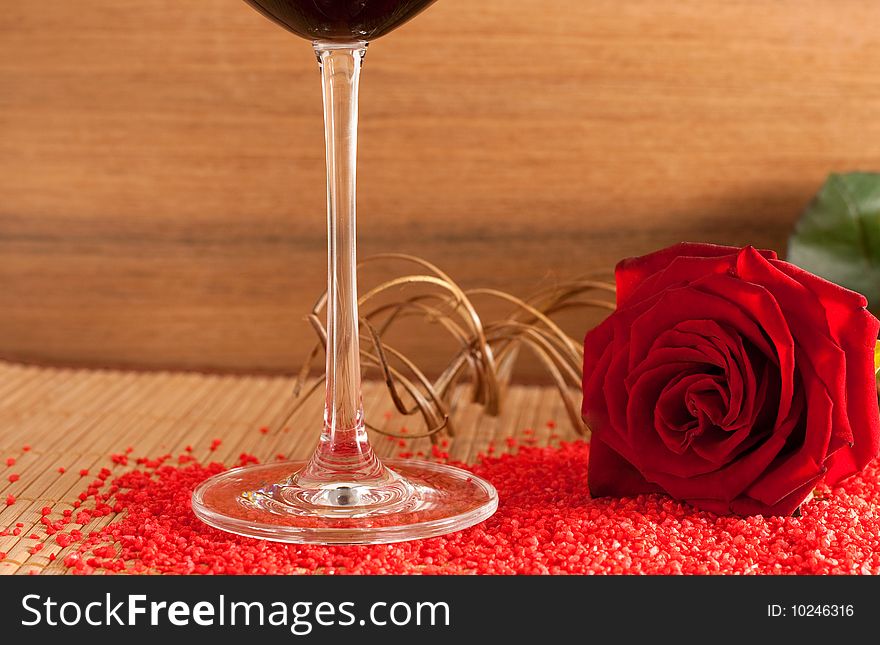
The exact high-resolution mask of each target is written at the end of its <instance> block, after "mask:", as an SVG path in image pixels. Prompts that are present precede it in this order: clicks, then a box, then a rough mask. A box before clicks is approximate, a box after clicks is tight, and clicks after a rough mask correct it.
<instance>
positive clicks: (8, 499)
mask: <svg viewBox="0 0 880 645" xmlns="http://www.w3.org/2000/svg"><path fill="white" fill-rule="evenodd" d="M13 504H15V495H12V494H11V493H10V494H9V495H7V496H6V505H7V506H12V505H13Z"/></svg>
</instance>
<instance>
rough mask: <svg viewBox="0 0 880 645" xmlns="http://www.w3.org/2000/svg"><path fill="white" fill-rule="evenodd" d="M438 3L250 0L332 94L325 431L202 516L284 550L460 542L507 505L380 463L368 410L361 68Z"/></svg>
mask: <svg viewBox="0 0 880 645" xmlns="http://www.w3.org/2000/svg"><path fill="white" fill-rule="evenodd" d="M433 1H434V0H246V2H247V3H248V4H250V5H251V6H252V7H254V8H255V9H257V10H258V11H260V13H262V14H263V15H265V16H267V17H269V18H270V19H272V20H273V21H274V22H276V23H278V24H280V25H281V26H283V27H284V28H286V29H287V30H289V31H291V32H293V33H294V34H296V35H298V36H302V37H303V38H307V39H309V40H311V41H312V45H313V47H314V50H315V53H316V54H317V58H318V64H319V65H320V68H321V82H322V88H323V96H324V140H325V143H326V158H327V232H328V256H329V262H328V266H329V276H328V278H329V279H328V286H327V297H326V300H325V304H326V309H327V330H326V332H327V333H326V347H327V352H326V353H327V368H326V373H325V374H326V394H325V399H324V424H323V428H322V429H321V432H320V438H319V439H318V442H317V446H316V447H315V451H314V453H313V454H312V457H311V459H309V460H308V461H302V462H282V463H277V462H275V463H269V464H263V465H256V466H245V467H243V468H234V469H232V470H229V471H226V472H224V473H221V474H219V475H216V476H214V477H211V478H210V479H208V480H206V481H205V482H203V483H202V484H201V485H200V486H199V487H198V488H197V489H196V490H195V491H194V492H193V497H192V508H193V511H194V512H195V514H196V515H197V516H198V517H199V518H200V519H202V520H203V521H204V522H206V523H207V524H210V525H211V526H214V527H216V528H219V529H222V530H224V531H230V532H233V533H238V534H240V535H246V536H250V537H256V538H263V539H268V540H276V541H280V542H294V543H312V544H377V543H382V542H398V541H402V540H414V539H418V538H426V537H432V536H436V535H442V534H444V533H451V532H452V531H458V530H460V529H463V528H466V527H468V526H472V525H474V524H476V523H478V522H481V521H483V520H485V519H486V518H487V517H489V516H490V515H492V513H494V512H495V509H496V508H497V506H498V494H497V492H496V491H495V488H494V487H493V486H492V485H491V484H490V483H488V482H486V481H483V480H482V479H480V478H479V477H476V476H475V475H473V474H471V473H468V472H467V471H464V470H461V469H459V468H455V467H453V466H448V465H446V464H440V463H432V462H426V461H414V460H398V459H393V460H386V461H383V460H380V459H379V458H378V457H377V456H376V454H375V452H373V449H372V447H371V446H370V441H369V438H368V436H367V431H366V427H365V423H364V408H363V403H362V402H361V372H360V349H359V342H360V339H359V335H358V334H359V332H358V301H357V272H356V269H355V267H356V266H357V263H356V254H355V230H356V216H355V210H356V209H355V168H356V160H357V115H358V110H357V99H358V84H359V80H360V71H361V62H362V60H363V57H364V54H365V53H366V50H367V44H368V42H369V41H370V40H372V39H374V38H378V37H380V36H382V35H384V34H386V33H388V32H389V31H391V30H392V29H394V28H395V27H397V26H398V25H400V24H402V23H404V22H406V21H407V20H409V19H410V18H412V17H413V16H414V15H415V14H417V13H418V12H419V11H421V10H422V9H424V8H426V7H427V6H428V5H430V4H432V2H433Z"/></svg>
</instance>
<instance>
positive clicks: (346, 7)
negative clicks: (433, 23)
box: [245, 0, 436, 43]
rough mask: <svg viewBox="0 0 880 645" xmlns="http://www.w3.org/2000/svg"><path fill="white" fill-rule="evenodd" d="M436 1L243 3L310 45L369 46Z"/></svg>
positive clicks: (280, 0) (249, 0)
mask: <svg viewBox="0 0 880 645" xmlns="http://www.w3.org/2000/svg"><path fill="white" fill-rule="evenodd" d="M435 1H436V0H245V2H247V3H248V4H249V5H250V6H252V7H253V8H254V9H256V10H257V11H259V12H260V13H261V14H263V15H264V16H266V17H267V18H269V20H271V21H272V22H274V23H276V24H278V25H281V26H282V27H284V28H285V29H287V30H288V31H290V32H292V33H294V34H296V35H297V36H301V37H302V38H306V39H308V40H311V41H324V42H341V43H355V42H369V41H371V40H375V39H376V38H379V37H380V36H384V35H385V34H387V33H388V32H389V31H391V30H392V29H395V28H397V27H399V26H400V25H402V24H403V23H405V22H406V21H408V20H409V19H410V18H412V17H413V16H415V15H416V14H417V13H419V12H420V11H422V10H423V9H426V8H427V7H428V5H431V4H433V3H434V2H435Z"/></svg>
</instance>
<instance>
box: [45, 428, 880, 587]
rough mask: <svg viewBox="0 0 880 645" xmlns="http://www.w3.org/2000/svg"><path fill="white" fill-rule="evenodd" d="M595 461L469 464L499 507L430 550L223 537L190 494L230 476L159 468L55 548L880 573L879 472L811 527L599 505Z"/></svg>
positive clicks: (101, 495)
mask: <svg viewBox="0 0 880 645" xmlns="http://www.w3.org/2000/svg"><path fill="white" fill-rule="evenodd" d="M588 458H589V444H587V443H584V442H575V443H565V442H563V443H562V444H561V445H560V446H559V447H556V448H536V447H524V448H520V450H519V452H518V453H517V454H516V455H513V454H503V455H500V456H498V457H492V458H486V459H485V460H484V461H483V462H482V463H480V464H478V465H474V466H470V467H469V468H470V470H472V471H473V472H474V473H476V474H478V475H480V476H482V477H485V478H487V479H488V480H489V481H491V482H492V483H493V484H495V486H496V487H497V488H498V492H499V496H500V499H501V503H500V506H499V510H498V512H497V513H496V514H495V515H494V516H493V517H492V518H490V519H489V520H487V521H486V522H484V523H483V524H481V525H479V526H476V527H472V528H470V529H467V530H465V531H460V532H458V533H454V534H452V535H447V536H443V537H439V538H432V539H429V540H421V541H415V542H404V543H400V544H390V545H379V546H336V547H323V546H298V545H285V544H278V543H273V542H263V541H259V540H254V539H250V538H243V537H239V536H235V535H231V534H228V533H224V532H221V531H217V530H215V529H212V528H210V527H208V526H206V525H204V524H202V523H201V522H200V521H199V520H198V519H196V518H195V516H194V515H193V514H192V511H191V510H190V495H191V493H192V490H193V488H194V487H195V486H196V485H198V484H199V482H201V481H202V480H204V479H205V478H206V477H209V476H211V475H214V474H216V473H218V472H221V471H223V470H224V466H223V465H221V464H218V463H211V464H208V465H202V464H199V463H188V464H185V465H182V466H171V465H168V464H166V463H164V461H165V460H158V462H159V463H158V465H156V466H148V467H147V468H146V469H144V470H132V471H129V472H126V473H124V474H122V475H120V476H119V477H117V478H115V479H113V480H112V481H111V482H110V489H109V490H107V491H102V490H98V489H96V488H90V489H89V491H90V493H89V495H88V496H87V498H88V499H89V505H90V506H89V508H87V509H86V508H84V510H83V511H81V513H82V515H80V516H78V517H77V518H76V522H77V523H78V524H80V523H87V522H88V521H89V520H90V519H92V518H93V517H98V516H106V515H109V514H111V513H118V512H121V511H124V514H123V515H122V516H121V517H120V518H118V519H117V520H115V521H114V522H112V523H110V524H109V525H107V526H105V527H103V528H101V529H97V530H95V531H93V532H91V533H88V534H83V533H82V532H81V531H79V530H78V529H71V530H70V531H68V532H59V533H57V534H56V535H55V538H54V539H55V541H56V542H57V544H58V545H59V546H62V547H72V548H74V549H75V552H72V553H68V554H66V555H65V556H64V557H63V562H64V564H65V566H66V567H68V568H69V569H72V570H73V572H74V573H80V574H87V573H93V572H95V571H97V570H104V571H107V572H130V573H148V572H152V573H226V574H286V573H297V572H319V573H327V574H341V573H354V574H359V573H361V574H362V573H375V574H389V573H428V574H440V573H489V574H516V573H521V574H530V573H647V574H655V573H656V574H666V573H694V574H699V573H749V574H753V573H809V574H818V573H863V574H868V573H880V513H878V512H876V511H875V506H876V505H877V504H878V503H880V463H878V462H874V463H872V464H871V465H870V466H869V467H868V468H867V469H866V470H865V471H864V472H863V473H862V474H861V475H859V476H857V477H853V478H850V479H849V480H848V481H846V482H845V483H844V484H843V485H842V486H840V487H837V488H835V489H833V490H831V489H828V488H820V489H819V490H818V491H817V495H816V496H815V497H814V498H813V499H812V500H811V501H809V502H807V503H805V504H804V505H803V507H802V515H801V517H799V518H793V517H785V518H779V517H774V518H762V517H750V518H739V517H720V516H717V515H714V514H712V513H705V512H701V511H697V510H695V509H693V508H691V507H689V506H687V505H686V504H680V503H678V502H675V501H674V500H672V499H670V498H668V497H665V496H662V495H642V496H639V497H635V498H627V499H591V498H590V496H589V493H588V491H587V486H586V469H587V461H588ZM459 465H460V464H459ZM110 490H113V491H114V492H115V494H114V493H110ZM111 497H112V498H113V499H112V501H111ZM65 520H66V521H67V522H68V523H69V522H70V517H69V516H66V515H65V516H64V517H63V518H62V520H60V521H61V522H64V521H65Z"/></svg>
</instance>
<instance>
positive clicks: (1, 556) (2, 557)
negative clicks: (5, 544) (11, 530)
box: [0, 551, 6, 562]
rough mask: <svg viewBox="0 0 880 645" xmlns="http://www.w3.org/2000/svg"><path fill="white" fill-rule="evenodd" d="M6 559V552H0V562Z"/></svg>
mask: <svg viewBox="0 0 880 645" xmlns="http://www.w3.org/2000/svg"><path fill="white" fill-rule="evenodd" d="M5 559H6V551H0V562H3V561H4V560H5Z"/></svg>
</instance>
